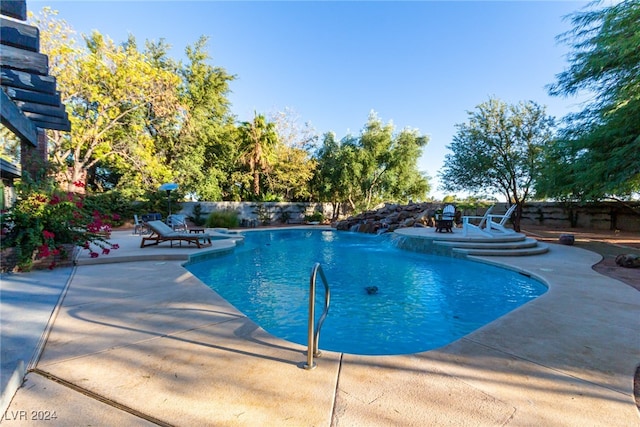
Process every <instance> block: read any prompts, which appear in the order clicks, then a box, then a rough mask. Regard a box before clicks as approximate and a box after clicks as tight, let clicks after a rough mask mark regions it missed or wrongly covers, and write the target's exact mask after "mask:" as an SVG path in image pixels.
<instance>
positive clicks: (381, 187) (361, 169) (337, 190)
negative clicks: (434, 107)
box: [314, 113, 429, 210]
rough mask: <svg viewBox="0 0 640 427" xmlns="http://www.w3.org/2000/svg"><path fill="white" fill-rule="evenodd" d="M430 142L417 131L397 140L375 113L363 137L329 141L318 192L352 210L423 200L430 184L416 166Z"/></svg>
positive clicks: (322, 155)
mask: <svg viewBox="0 0 640 427" xmlns="http://www.w3.org/2000/svg"><path fill="white" fill-rule="evenodd" d="M427 141H428V140H427V138H426V137H424V136H420V135H419V134H418V132H417V131H415V130H410V129H405V130H403V131H401V132H400V133H399V134H394V128H393V126H392V125H391V124H387V125H383V124H382V122H381V121H380V119H379V118H378V117H377V116H376V114H375V113H371V114H370V116H369V120H368V122H367V124H366V125H365V127H364V129H363V130H362V132H361V134H360V136H359V137H353V136H351V135H349V136H347V137H345V138H344V139H342V141H340V143H337V142H336V141H335V136H334V135H333V134H327V135H325V137H324V141H323V145H322V147H321V148H320V150H319V151H318V154H317V157H318V163H319V168H318V172H317V174H316V177H315V178H314V188H316V191H317V192H318V195H319V196H320V197H328V198H329V200H331V201H332V203H334V206H336V205H337V204H338V203H343V202H344V203H348V204H349V205H350V207H351V209H353V210H367V209H370V208H371V207H373V205H374V204H377V203H380V202H383V201H390V202H396V201H404V202H406V201H408V200H409V199H411V198H423V197H425V196H426V193H427V192H428V189H429V184H428V181H427V178H426V177H425V176H423V175H422V174H421V173H420V172H419V171H418V169H417V161H418V158H419V157H420V155H421V152H422V147H423V146H424V145H426V143H427Z"/></svg>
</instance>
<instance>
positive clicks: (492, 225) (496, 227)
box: [485, 204, 518, 233]
mask: <svg viewBox="0 0 640 427" xmlns="http://www.w3.org/2000/svg"><path fill="white" fill-rule="evenodd" d="M517 206H518V205H516V204H513V205H511V207H510V208H509V209H507V211H506V212H505V213H504V214H502V215H494V214H489V215H488V216H487V225H486V227H485V229H486V230H487V231H488V232H489V233H492V232H494V231H497V232H498V233H514V232H515V231H514V230H513V229H510V228H506V227H505V226H504V224H505V223H506V222H507V220H508V219H510V218H511V215H512V214H513V211H515V210H516V207H517ZM494 219H497V220H498V221H497V222H496V221H494Z"/></svg>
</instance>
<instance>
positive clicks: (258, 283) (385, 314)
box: [186, 229, 547, 355]
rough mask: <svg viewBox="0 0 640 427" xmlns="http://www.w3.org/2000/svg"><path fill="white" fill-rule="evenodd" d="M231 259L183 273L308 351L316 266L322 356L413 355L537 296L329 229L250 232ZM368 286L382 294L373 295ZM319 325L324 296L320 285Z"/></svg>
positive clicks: (384, 239)
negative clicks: (327, 301) (327, 297)
mask: <svg viewBox="0 0 640 427" xmlns="http://www.w3.org/2000/svg"><path fill="white" fill-rule="evenodd" d="M244 235H245V244H244V245H241V246H238V247H237V248H236V250H235V251H234V252H232V253H229V254H226V255H223V256H220V257H217V258H212V259H208V260H206V261H202V262H194V263H191V264H188V265H186V268H187V269H188V270H189V271H190V272H191V273H192V274H194V275H195V276H196V277H198V278H199V279H200V280H201V281H202V282H203V283H205V284H207V286H209V287H210V288H211V289H213V290H214V291H216V292H217V293H219V294H220V295H221V296H222V297H223V298H225V299H226V300H227V301H229V302H230V303H231V304H233V305H234V306H235V307H236V308H237V309H238V310H240V311H241V312H243V313H244V314H245V315H247V316H248V317H249V318H250V319H252V320H253V321H255V322H256V323H257V324H258V325H260V326H261V327H262V328H264V329H265V330H267V331H268V332H270V333H271V334H273V335H275V336H278V337H280V338H283V339H286V340H289V341H293V342H296V343H299V344H302V345H306V344H307V316H308V304H309V300H308V298H309V296H308V293H309V276H310V274H311V269H312V267H313V265H314V264H315V263H316V262H320V263H321V265H322V269H323V270H324V272H325V275H326V277H327V281H328V282H329V286H330V288H331V306H330V309H329V315H328V317H327V319H326V321H325V323H324V326H323V327H322V332H321V335H320V341H319V348H320V349H321V350H332V351H339V352H345V353H354V354H368V355H380V354H409V353H417V352H420V351H427V350H431V349H434V348H438V347H441V346H443V345H446V344H449V343H450V342H453V341H455V340H456V339H458V338H460V337H463V336H464V335H467V334H468V333H470V332H472V331H474V330H475V329H478V328H479V327H481V326H483V325H485V324H487V323H489V322H491V321H493V320H495V319H497V318H498V317H500V316H503V315H504V314H506V313H508V312H509V311H511V310H513V309H515V308H517V307H519V306H521V305H522V304H525V303H526V302H528V301H530V300H532V299H534V298H536V297H538V296H540V295H541V294H543V293H544V292H545V291H546V289H547V288H546V287H545V286H544V285H543V284H542V283H540V282H538V281H536V280H533V279H531V278H529V277H525V276H523V275H521V274H518V273H516V272H514V271H511V270H506V269H503V268H499V267H495V266H491V265H487V264H482V263H478V262H472V261H467V260H461V259H455V258H451V257H446V256H439V255H430V254H423V253H415V252H409V251H404V250H401V249H398V248H396V247H394V246H393V244H392V242H391V240H390V239H389V238H388V236H385V235H381V236H374V235H365V234H361V233H350V232H338V231H333V230H311V229H306V230H305V229H288V230H270V231H251V232H247V233H245V234H244ZM368 286H377V288H378V291H377V292H376V293H374V294H369V293H368V292H367V290H366V288H367V287H368ZM316 302H317V309H316V314H317V316H318V317H319V316H320V314H321V311H322V306H323V303H324V288H323V286H322V285H321V284H320V283H318V292H317V295H316Z"/></svg>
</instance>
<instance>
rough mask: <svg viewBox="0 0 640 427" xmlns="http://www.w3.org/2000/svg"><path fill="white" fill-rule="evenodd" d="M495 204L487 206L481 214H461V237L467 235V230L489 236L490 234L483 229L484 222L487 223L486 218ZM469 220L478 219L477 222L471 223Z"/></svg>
mask: <svg viewBox="0 0 640 427" xmlns="http://www.w3.org/2000/svg"><path fill="white" fill-rule="evenodd" d="M494 206H495V205H491V206H489V209H487V211H486V212H485V213H484V215H483V216H473V215H470V216H463V217H462V236H463V237H467V234H468V233H469V232H472V233H473V232H475V233H480V234H484V235H486V236H490V234H489V233H488V232H487V231H486V230H485V227H486V224H487V219H488V218H489V215H491V211H492V210H493V207H494ZM470 220H480V221H479V222H478V224H472V223H471V222H469V221H470Z"/></svg>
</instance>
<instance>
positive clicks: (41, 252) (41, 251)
mask: <svg viewBox="0 0 640 427" xmlns="http://www.w3.org/2000/svg"><path fill="white" fill-rule="evenodd" d="M49 255H51V252H49V246H47V245H42V246H38V257H40V258H45V257H48V256H49Z"/></svg>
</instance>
